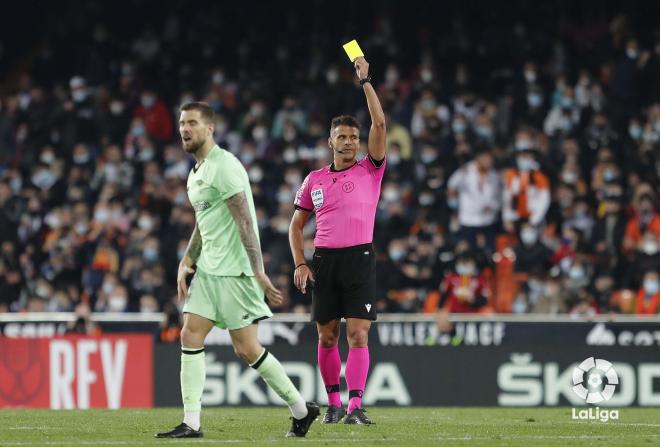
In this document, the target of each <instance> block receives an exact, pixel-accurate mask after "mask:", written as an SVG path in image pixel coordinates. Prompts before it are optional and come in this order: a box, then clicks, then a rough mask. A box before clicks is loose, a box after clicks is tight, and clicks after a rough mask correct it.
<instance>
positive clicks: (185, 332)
mask: <svg viewBox="0 0 660 447" xmlns="http://www.w3.org/2000/svg"><path fill="white" fill-rule="evenodd" d="M181 346H183V347H186V348H199V347H202V346H204V335H203V334H202V333H201V332H199V331H195V330H193V329H191V328H190V327H188V326H185V325H184V326H183V328H182V329H181Z"/></svg>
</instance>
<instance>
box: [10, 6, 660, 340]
mask: <svg viewBox="0 0 660 447" xmlns="http://www.w3.org/2000/svg"><path fill="white" fill-rule="evenodd" d="M237 3H239V2H233V3H229V2H209V3H204V2H194V3H189V2H184V1H168V2H156V1H150V0H133V1H126V2H120V3H115V2H104V1H94V0H92V1H86V2H72V1H62V2H22V3H20V4H12V5H11V6H9V5H3V6H1V7H0V8H1V9H2V11H1V12H0V24H1V25H2V26H1V27H0V39H1V40H0V235H1V236H0V238H1V240H2V244H1V246H0V312H3V313H25V312H44V311H49V312H60V311H61V312H73V311H76V312H77V313H78V315H80V316H85V315H89V312H90V311H92V312H127V313H149V312H161V311H163V312H165V314H166V317H165V326H164V328H165V329H167V327H169V326H168V325H170V326H171V327H172V328H176V326H177V325H178V309H177V307H176V303H175V296H176V284H175V280H176V270H177V264H178V261H179V259H180V258H181V256H182V255H183V252H184V250H185V247H186V245H187V241H188V238H189V237H190V234H191V232H192V229H193V225H194V214H193V210H192V208H191V206H190V204H189V202H188V199H187V196H186V189H185V180H186V178H187V174H188V171H189V169H190V168H191V166H192V164H193V160H192V158H191V157H189V156H187V155H186V154H185V153H184V152H183V150H182V149H181V146H180V140H179V135H178V126H177V121H178V107H179V106H180V104H182V103H184V102H187V101H191V100H202V101H206V102H208V103H209V104H210V105H211V106H212V107H213V109H214V110H215V111H216V112H217V119H216V133H215V139H216V141H217V142H218V144H219V145H221V146H222V147H224V148H226V149H228V150H230V151H232V152H233V153H235V154H236V155H237V156H238V157H239V158H240V160H241V161H242V162H243V164H244V165H245V167H246V169H247V171H248V174H249V176H250V180H251V182H252V185H253V193H254V197H255V201H256V204H257V215H258V218H259V222H258V223H259V228H260V231H261V241H262V246H263V251H264V256H265V263H266V269H267V271H268V273H269V274H270V275H271V278H272V279H273V282H274V283H275V284H276V285H277V286H278V287H280V288H281V289H282V290H283V291H284V293H285V297H286V299H285V304H284V306H283V307H282V308H280V309H277V311H281V312H293V313H304V312H307V310H308V309H309V297H307V296H303V295H301V294H300V293H298V292H297V291H296V290H295V288H294V287H293V284H292V275H293V273H292V270H293V265H292V258H291V255H290V251H289V245H288V227H289V222H290V219H291V216H292V214H293V198H294V194H295V191H296V190H297V188H298V186H299V185H300V184H301V182H302V180H303V179H304V177H305V176H306V175H307V173H308V172H309V171H311V170H314V169H317V168H319V167H321V166H323V165H326V164H329V163H330V161H331V152H330V150H329V149H328V147H327V137H328V132H329V123H330V119H331V118H332V117H333V116H335V115H338V114H343V113H348V114H353V115H355V116H356V117H357V118H358V119H359V121H360V122H361V123H362V124H363V135H362V141H363V142H366V137H367V132H368V129H369V124H370V123H369V115H368V112H367V109H366V101H365V98H364V94H363V93H362V92H361V89H360V88H359V86H358V85H357V84H356V82H355V81H356V79H355V74H354V70H353V69H352V65H351V64H350V63H349V62H348V61H347V60H346V56H345V54H344V53H343V51H342V48H341V44H343V43H345V42H347V41H349V40H351V39H353V38H356V39H357V40H358V41H359V43H360V45H361V46H362V48H363V50H364V51H365V54H366V55H367V59H368V61H369V62H370V64H371V66H370V70H371V71H372V77H373V79H374V86H375V87H376V89H377V91H378V94H379V96H380V99H381V101H382V103H383V108H384V110H385V112H386V114H387V123H388V139H387V144H388V166H387V171H386V174H385V178H384V180H383V185H382V194H381V200H380V204H379V207H378V213H377V216H376V229H375V234H374V242H375V244H376V247H377V250H378V277H379V287H380V289H379V292H378V298H379V302H378V310H379V311H380V312H397V313H418V312H425V313H434V312H436V311H437V310H438V309H442V310H443V311H444V312H452V313H455V312H479V313H515V314H524V313H541V314H547V315H554V314H571V315H576V316H591V315H595V314H599V313H631V314H657V313H659V312H660V305H659V303H658V301H659V300H660V287H659V279H658V268H659V266H660V250H659V249H660V245H659V244H660V243H659V241H660V214H659V213H658V192H659V191H658V176H659V173H660V164H659V162H660V157H659V155H660V153H659V148H660V81H659V79H660V25H659V24H658V21H657V17H658V13H659V12H660V11H659V9H660V7H659V6H660V4H659V3H654V2H642V1H628V2H625V3H623V2H603V1H554V2H526V1H510V2H498V3H497V8H494V7H493V6H492V4H491V3H486V2H478V1H470V2H395V1H362V2H322V1H318V0H316V1H308V2H304V3H297V2H296V3H293V2H291V3H287V2H265V1H255V2H250V7H249V8H245V7H239V6H237ZM489 5H490V6H489ZM55 17H56V19H54V18H55ZM313 232H314V225H313V222H312V223H311V224H310V225H309V226H308V227H307V229H306V237H307V246H306V249H305V253H306V254H307V255H308V256H311V253H312V252H313V243H312V239H313ZM87 323H89V321H88V322H87ZM78 324H83V325H84V324H85V322H84V319H82V320H80V321H79V323H78ZM78 330H80V331H81V332H84V331H87V332H90V331H92V332H93V330H94V329H93V328H89V327H87V328H85V327H82V328H78ZM162 338H163V339H165V340H169V339H171V340H174V339H176V333H168V332H167V331H166V330H164V332H163V334H162Z"/></svg>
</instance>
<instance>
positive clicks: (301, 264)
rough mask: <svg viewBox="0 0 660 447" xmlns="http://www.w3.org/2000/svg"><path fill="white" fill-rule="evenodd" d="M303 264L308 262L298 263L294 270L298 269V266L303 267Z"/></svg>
mask: <svg viewBox="0 0 660 447" xmlns="http://www.w3.org/2000/svg"><path fill="white" fill-rule="evenodd" d="M303 265H307V264H306V263H304V262H301V263H300V264H298V265H297V266H296V268H295V269H293V270H294V271H296V270H298V267H302V266H303Z"/></svg>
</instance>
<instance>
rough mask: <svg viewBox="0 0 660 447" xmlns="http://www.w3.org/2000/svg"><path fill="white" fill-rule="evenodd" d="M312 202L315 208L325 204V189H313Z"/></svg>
mask: <svg viewBox="0 0 660 447" xmlns="http://www.w3.org/2000/svg"><path fill="white" fill-rule="evenodd" d="M312 203H313V204H314V209H319V208H321V207H322V206H323V190H322V189H315V190H313V191H312Z"/></svg>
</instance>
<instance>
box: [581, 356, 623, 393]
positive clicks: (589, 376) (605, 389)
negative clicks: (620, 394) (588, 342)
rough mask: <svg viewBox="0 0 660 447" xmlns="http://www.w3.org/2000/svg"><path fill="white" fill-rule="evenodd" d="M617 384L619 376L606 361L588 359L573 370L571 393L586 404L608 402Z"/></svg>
mask: <svg viewBox="0 0 660 447" xmlns="http://www.w3.org/2000/svg"><path fill="white" fill-rule="evenodd" d="M618 384H619V376H618V375H617V373H616V371H615V370H614V368H612V364H611V363H610V362H608V361H607V360H603V359H596V360H594V358H593V357H589V358H588V359H586V360H584V361H583V362H582V363H580V364H579V365H578V366H576V367H575V368H573V392H574V393H575V394H577V395H578V396H580V398H582V399H585V400H586V402H587V403H588V404H597V403H599V402H602V401H607V400H610V399H611V398H612V395H613V394H614V390H615V388H616V385H618ZM585 385H586V386H585Z"/></svg>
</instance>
